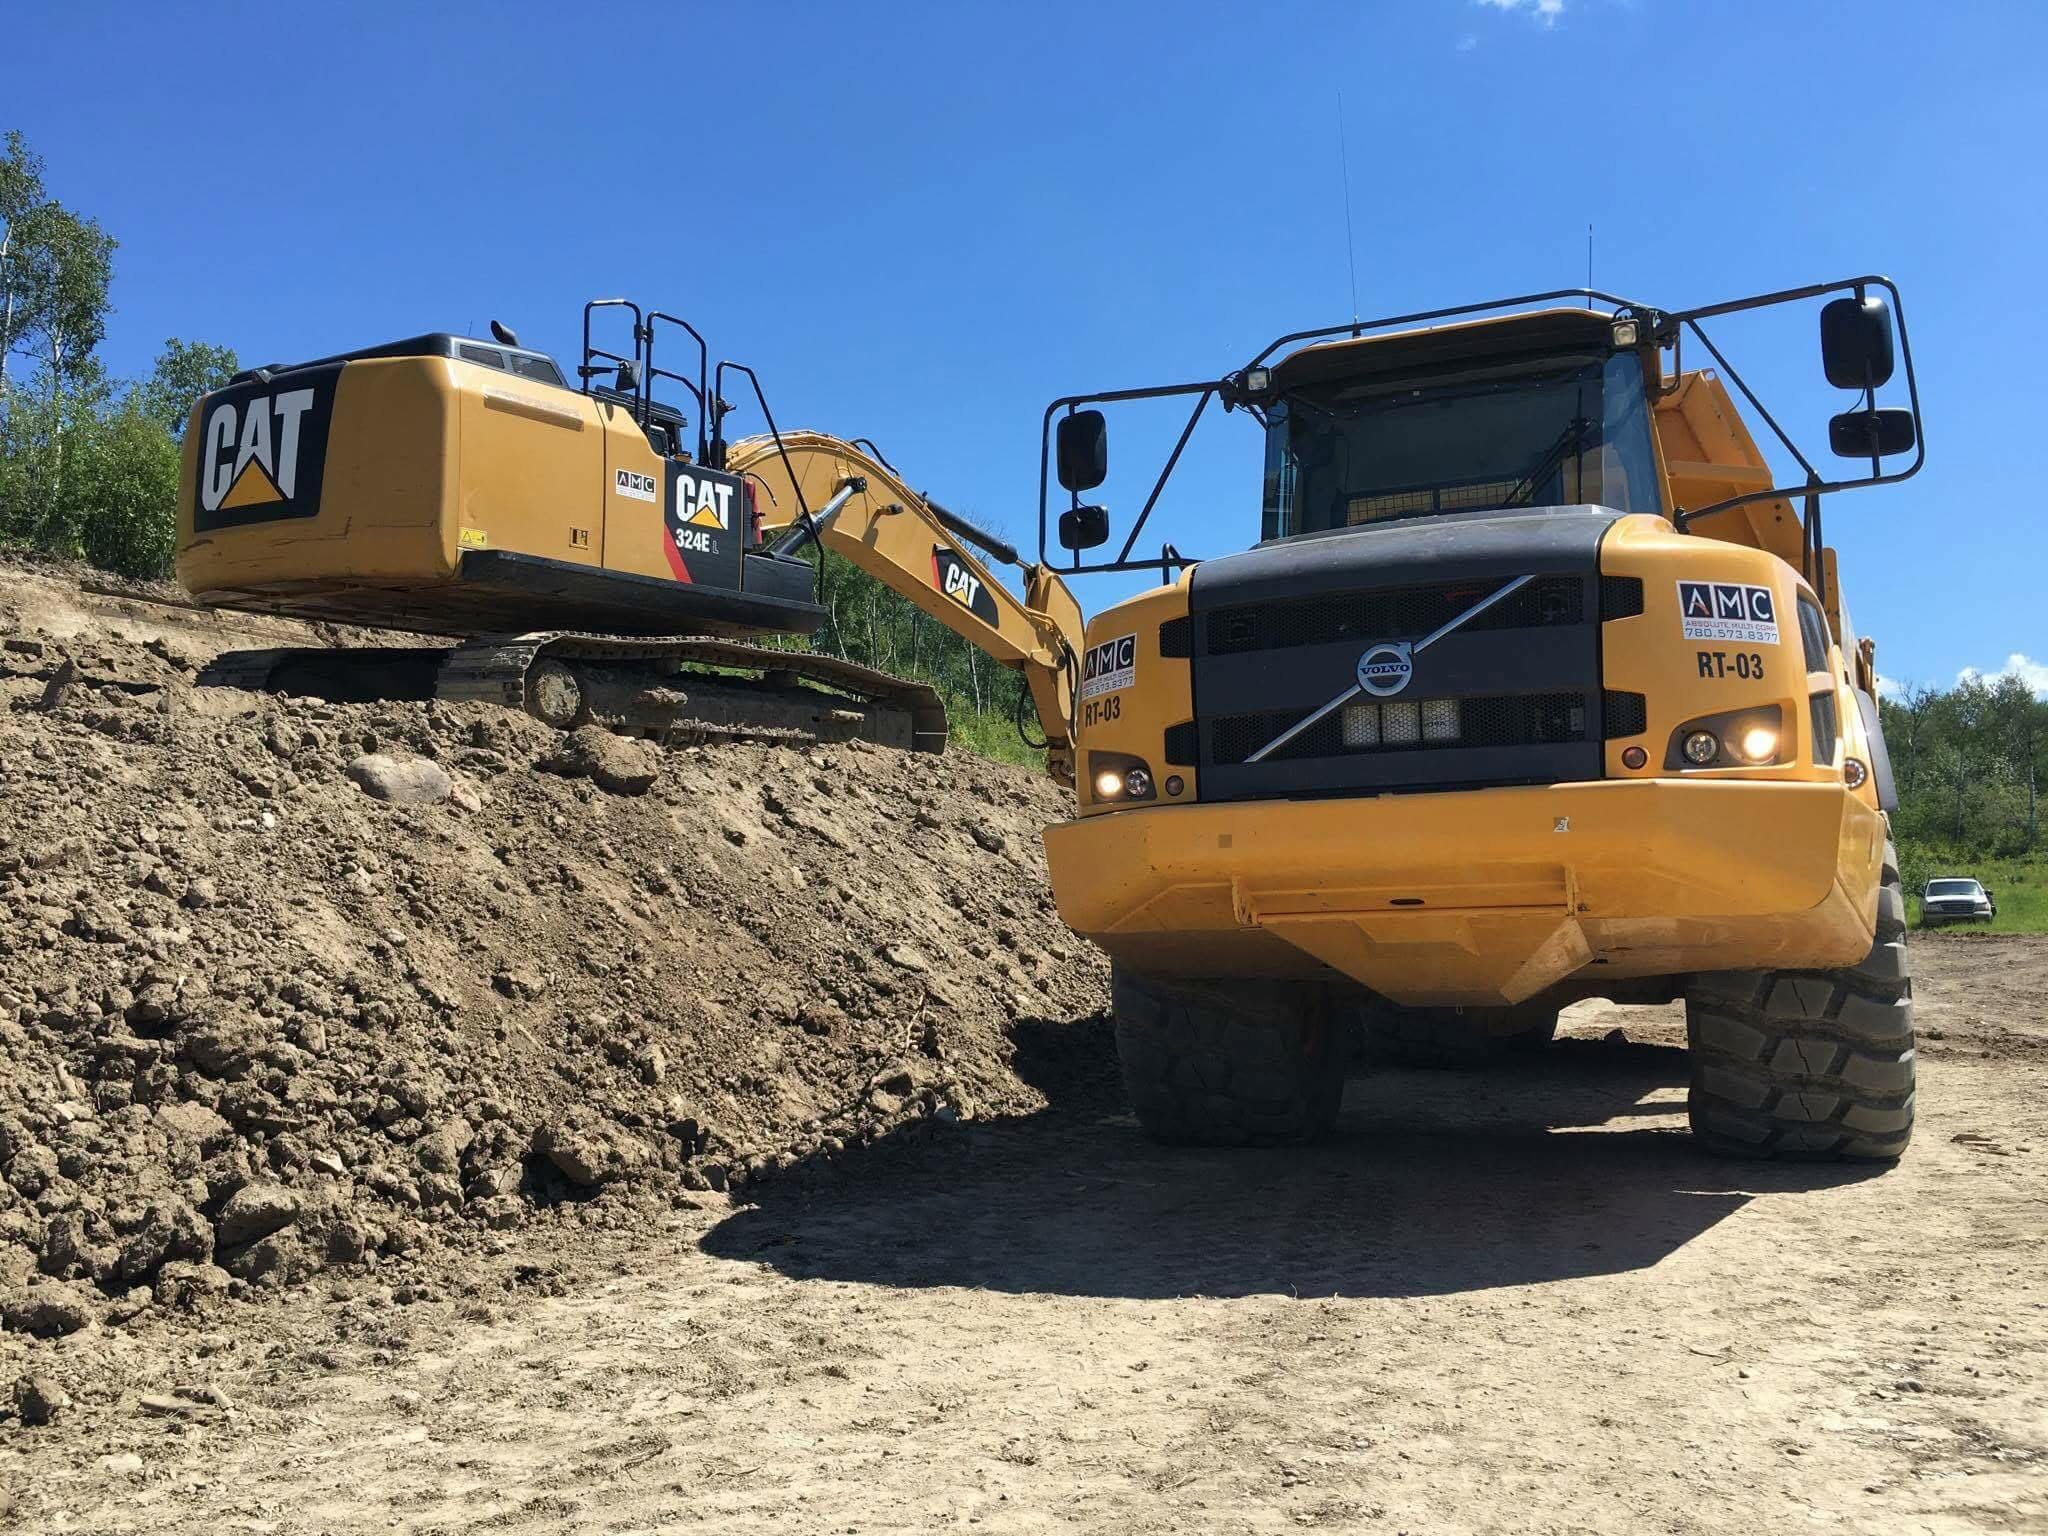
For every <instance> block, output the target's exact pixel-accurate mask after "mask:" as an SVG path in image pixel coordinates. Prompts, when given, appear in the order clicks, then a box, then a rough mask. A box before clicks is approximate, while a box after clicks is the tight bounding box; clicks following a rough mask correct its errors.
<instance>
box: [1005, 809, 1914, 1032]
mask: <svg viewBox="0 0 2048 1536" xmlns="http://www.w3.org/2000/svg"><path fill="white" fill-rule="evenodd" d="M1884 837H1885V832H1884V822H1883V818H1882V817H1881V816H1880V815H1879V814H1878V813H1877V811H1876V810H1874V809H1873V808H1872V807H1870V806H1868V805H1866V804H1864V803H1863V802H1862V801H1861V800H1860V799H1858V798H1857V797H1856V796H1854V795H1852V794H1850V793H1848V792H1847V791H1846V790H1844V789H1843V788H1842V787H1841V786H1840V785H1839V784H1835V785H1827V784H1794V783H1772V784H1761V783H1760V784H1729V783H1688V782H1680V781H1677V780H1672V779H1654V780H1647V781H1644V782H1640V783H1592V784H1559V785H1554V786H1545V787H1535V788H1526V789H1488V790H1477V791H1469V792H1466V793H1462V794H1412V795H1387V796H1379V797H1369V798H1359V799H1343V800H1322V801H1267V802H1256V803H1237V804H1225V805H1204V806H1185V807H1174V806H1159V807H1153V808H1148V809H1141V810H1127V811H1120V812H1117V813H1116V814H1114V815H1107V816H1099V817H1094V818H1090V819H1088V820H1084V821H1075V822H1070V823H1067V824H1066V825H1063V826H1055V827H1051V828H1048V829H1047V831H1046V834H1045V846H1046V856H1047V859H1048V861H1049V864H1050V867H1051V872H1052V881H1053V891H1054V894H1055V897H1056V899H1057V900H1058V903H1059V909H1060V915H1061V917H1063V918H1064V919H1065V920H1066V922H1067V923H1068V924H1069V926H1071V927H1072V928H1073V929H1074V930H1075V931H1076V932H1078V933H1081V934H1084V935H1086V936H1087V937H1088V938H1090V939H1093V940H1094V941H1095V942H1096V943H1098V944H1100V945H1101V946H1102V947H1103V948H1104V949H1106V950H1107V951H1108V952H1109V953H1110V955H1111V956H1112V957H1114V958H1115V959H1117V960H1119V961H1122V962H1123V963H1125V964H1127V965H1129V966H1131V967H1133V968H1134V969H1136V970H1139V971H1142V972H1149V973H1152V974H1157V975H1169V976H1265V977H1276V978H1278V977H1313V976H1317V975H1326V974H1327V971H1326V970H1325V969H1324V967H1329V968H1330V969H1334V970H1335V971H1337V972H1339V973H1341V974H1342V975H1344V976H1347V977H1349V978H1350V979H1352V980H1354V981H1356V982H1359V983H1361V984H1363V985H1365V986H1367V987H1370V988H1372V989H1373V990H1374V991H1376V992H1379V993H1381V994H1382V995H1384V996H1386V997H1389V998H1392V999H1393V1000H1395V1001H1397V1002H1402V1003H1411V1004H1471V1005H1479V1004H1504V1003H1514V1002H1519V1001H1521V1000H1523V999H1524V998H1528V997H1531V996H1534V995H1535V994H1536V993H1538V992H1540V991H1543V990H1544V989H1545V988H1547V987H1550V986H1553V985H1556V984H1558V983H1562V982H1566V981H1568V980H1579V981H1593V982H1596V983H1597V982H1604V981H1619V980H1623V979H1628V978H1637V977H1645V976H1663V975H1670V974H1673V973H1676V972H1683V971H1691V970H1702V969H1736V968H1741V967H1747V966H1759V965H1769V964H1771V963H1773V962H1774V961H1783V962H1785V963H1789V964H1794V965H1798V966H1802V967H1805V966H1828V965H1843V964H1849V963H1851V962H1853V961H1855V960H1858V959H1860V958H1861V957H1862V956H1863V954H1864V952H1865V951H1866V950H1868V949H1869V947H1870V936H1871V931H1872V928H1873V925H1874V923H1875V920H1876V902H1877V877H1878V868H1879V863H1880V860H1881V858H1882V855H1883V848H1884ZM1411 903H1419V904H1411ZM1596 990H1597V987H1596Z"/></svg>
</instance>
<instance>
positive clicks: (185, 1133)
mask: <svg viewBox="0 0 2048 1536" xmlns="http://www.w3.org/2000/svg"><path fill="white" fill-rule="evenodd" d="M156 1123H157V1124H158V1125H160V1126H162V1127H163V1128H164V1129H165V1130H166V1131H168V1132H169V1133H170V1134H171V1135H172V1136H175V1137H180V1138H182V1139H184V1140H187V1141H196V1142H199V1143H200V1144H202V1145H204V1144H205V1143H207V1142H211V1141H218V1140H219V1139H220V1138H221V1137H223V1136H225V1135H227V1134H228V1131H229V1126H228V1123H227V1121H225V1120H223V1119H222V1118H221V1117H220V1116H219V1115H217V1114H215V1113H214V1112H213V1111H212V1110H210V1109H208V1108H207V1107H206V1106H205V1105H204V1104H199V1103H195V1102H193V1101H192V1100H190V1099H179V1100H177V1101H175V1102H173V1103H170V1104H164V1105H160V1106H159V1107H158V1109H157V1112H156Z"/></svg>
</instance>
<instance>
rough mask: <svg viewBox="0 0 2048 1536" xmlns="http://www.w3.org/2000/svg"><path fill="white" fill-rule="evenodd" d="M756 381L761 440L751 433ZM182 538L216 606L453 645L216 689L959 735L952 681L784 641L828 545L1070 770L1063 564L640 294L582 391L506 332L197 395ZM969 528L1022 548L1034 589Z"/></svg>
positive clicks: (280, 669) (233, 659) (395, 650)
mask: <svg viewBox="0 0 2048 1536" xmlns="http://www.w3.org/2000/svg"><path fill="white" fill-rule="evenodd" d="M594 332H595V333H596V334H595V338H594ZM606 341H609V342H610V343H611V345H610V346H607V345H604V344H602V343H604V342H606ZM664 341H667V342H670V343H672V344H673V343H677V342H680V343H682V344H683V347H684V350H683V366H682V368H681V369H676V368H671V367H668V366H664V365H665V363H666V362H667V360H668V358H669V357H670V356H671V355H673V352H674V350H675V348H674V346H673V345H672V346H671V348H670V349H669V350H662V351H658V348H659V344H660V343H662V342H664ZM693 359H694V363H693V361H692V360H693ZM731 380H744V381H745V383H746V386H747V387H748V389H749V391H750V392H751V394H752V396H753V398H754V401H755V403H756V405H757V406H758V408H759V411H760V413H761V416H762V418H763V421H764V423H765V425H766V427H767V430H766V431H765V432H762V433H760V434H758V435H754V436H749V437H743V438H740V439H738V440H734V441H728V440H727V439H726V436H725V428H726V426H727V424H728V421H729V418H730V416H731V415H732V413H733V411H734V409H735V407H734V406H733V404H732V403H731V402H730V401H728V400H726V399H725V398H724V395H725V392H726V389H727V387H728V382H729V381H731ZM734 388H735V391H737V386H736V385H735V386H734ZM657 391H659V393H658V392H657ZM663 396H666V397H667V398H663ZM678 402H681V403H678ZM685 405H687V406H688V407H689V409H687V410H686V409H685ZM693 420H694V423H695V426H694V428H693V427H692V421H693ZM178 532H179V536H178V545H177V573H178V578H179V580H180V582H181V583H182V584H183V586H184V587H185V588H186V590H187V591H188V592H190V593H191V594H192V596H193V597H194V598H195V599H197V600H198V601H200V602H204V603H207V604H210V605H213V606H217V607H229V608H238V609H245V610H252V611H259V612H269V613H277V614H286V615H292V616H295V617H299V618H304V619H311V620H327V621H339V622H344V623H349V624H354V625H370V626H375V627H380V628H384V629H392V630H399V631H408V632H417V633H421V634H424V635H434V636H453V637H455V638H456V640H457V643H455V644H447V643H441V644H424V645H419V646H405V645H377V646H355V647H333V648H329V647H296V648H284V649H273V650H254V651H234V652H229V653H227V654H226V655H224V656H222V657H220V658H218V659H217V660H216V661H215V662H214V663H213V664H212V666H211V667H210V668H209V670H208V672H207V674H206V676H205V679H204V680H205V681H206V682H208V683H211V684H216V685H223V686H233V687H241V688H249V689H258V690H271V691H283V692H298V693H310V694H315V695H319V696H322V697H328V698H338V699H354V700H363V699H381V698H415V699H421V698H441V699H451V700H460V699H468V700H484V701H488V702H492V703H496V704H502V705H506V706H508V707H512V708H517V709H524V710H527V711H530V712H531V713H532V714H534V715H535V716H537V717H538V718H540V719H541V720H543V721H545V722H547V723H548V724H550V725H554V726H557V727H561V728H564V729H567V728H571V727H573V726H576V725H578V724H581V723H583V722H584V721H587V720H591V719H599V720H602V721H604V722H606V723H608V724H610V725H612V726H613V727H614V728H617V729H623V730H626V731H628V732H629V733H631V734H635V735H647V736H655V737H659V738H661V739H664V740H666V739H670V738H671V737H674V736H676V735H678V734H680V735H682V736H684V737H686V738H692V739H695V738H704V737H731V736H747V737H756V738H766V739H791V738H795V739H802V738H824V739H843V738H845V737H849V736H857V737H860V738H863V739H866V740H870V741H875V742H879V743H883V744H886V745H892V746H898V747H903V748H906V749H912V750H920V751H940V750H943V748H944V746H945V743H946V737H947V722H946V711H945V704H944V701H943V700H942V699H941V698H940V697H939V695H938V694H937V693H936V692H935V691H934V690H933V689H931V688H930V687H928V686H926V685H924V684H922V683H913V682H908V681H905V680H902V679H899V678H894V677H890V676H888V675H886V674H884V673H881V672H877V671H875V670H873V669H872V668H868V667H863V666H861V665H859V664H857V663H854V662H851V661H847V660H844V659H841V658H838V657H834V656H829V655H825V654H821V653H818V652H815V651H810V650H800V649H793V648H787V642H788V641H789V640H790V639H798V640H801V639H803V638H804V637H808V636H810V635H812V634H814V633H815V632H816V631H817V630H818V629H819V627H820V626H821V624H822V623H823V621H824V619H825V617H826V610H825V608H824V607H823V606H822V605H821V604H820V603H819V602H818V601H817V599H816V596H815V583H816V581H817V576H818V570H817V567H816V566H815V565H814V564H813V563H812V561H811V560H809V559H807V558H805V555H804V551H805V549H806V547H807V546H810V545H819V546H822V547H823V548H824V549H826V550H829V551H832V552H834V553H836V554H838V555H841V556H843V557H844V558H846V559H848V560H850V561H852V562H853V563H854V564H855V565H857V566H858V567H860V568H861V569H863V570H865V571H867V572H868V573H869V574H871V575H873V576H875V577H877V578H878V579H879V580H881V581H882V582H883V583H884V584H886V585H887V586H889V587H890V588H892V589H893V590H895V591H897V592H899V593H901V594H902V595H903V596H904V597H906V598H908V599H909V600H910V601H911V602H912V603H914V604H916V605H917V606H918V607H919V608H920V609H922V610H923V611H924V612H926V613H928V614H930V615H932V616H933V617H935V618H936V619H938V620H939V621H940V622H942V623H944V624H946V625H947V626H948V627H949V628H951V629H953V630H955V631H956V632H958V633H960V634H962V635H964V636H966V637H967V639H968V640H969V641H970V642H972V643H973V644H974V645H976V646H978V647H979V648H980V649H981V650H983V651H985V652H986V653H987V654H988V655H989V656H990V657H992V658H993V659H994V660H995V661H997V662H998V663H1000V664H1002V665H1004V666H1007V667H1011V668H1018V669H1022V670H1023V671H1024V673H1025V674H1026V676H1027V678H1028V680H1029V689H1028V694H1029V698H1030V700H1031V702H1032V704H1033V706H1034V707H1035V709H1036V712H1037V715H1038V717H1039V720H1040V721H1041V722H1043V725H1042V729H1043V730H1044V742H1045V748H1046V754H1047V766H1048V769H1049V771H1050V772H1051V773H1052V774H1053V775H1054V776H1055V777H1056V778H1058V779H1060V780H1061V781H1062V782H1065V783H1071V782H1072V777H1073V769H1072V764H1073V746H1072V733H1071V728H1070V724H1069V722H1070V719H1071V716H1072V712H1073V711H1072V698H1073V689H1074V686H1075V683H1076V680H1077V678H1078V670H1079V662H1078V655H1079V651H1078V648H1079V639H1080V633H1081V614H1080V609H1079V606H1078V605H1077V604H1076V602H1075V600H1074V598H1073V596H1072V594H1071V593H1070V592H1069V591H1068V590H1067V588H1066V586H1065V584H1064V583H1063V582H1062V581H1061V580H1060V578H1059V577H1058V576H1057V575H1055V574H1054V573H1053V572H1051V571H1050V570H1048V569H1047V568H1046V567H1045V566H1044V564H1043V563H1042V562H1041V563H1026V562H1024V561H1022V560H1021V559H1020V558H1019V557H1018V555H1017V553H1016V551H1015V549H1014V548H1012V547H1011V546H1010V544H1009V543H1008V542H1007V541H1005V540H1004V539H1002V538H1001V537H1000V536H998V535H996V534H993V533H991V532H988V531H987V530H985V529H982V528H979V527H977V526H976V525H975V524H974V523H973V522H971V521H970V520H969V519H967V518H965V517H963V516H961V515H960V514H958V513H955V512H953V511H951V510H949V509H948V508H946V507H945V506H944V505H942V504H940V503H939V502H937V501H935V500H933V499H931V498H930V497H927V496H925V495H922V494H920V493H918V492H916V491H913V490H912V489H911V488H910V487H909V486H908V485H907V484H906V483H905V482H904V480H903V479H902V478H901V477H900V476H899V475H898V473H897V472H896V470H895V468H894V467H893V466H892V465H891V464H890V463H889V462H888V460H887V459H886V458H885V457H884V456H883V455H882V453H881V451H880V449H878V448H877V447H875V445H874V444H873V443H871V442H867V441H864V440H863V441H859V442H849V441H843V440H841V439H839V438H835V437H830V436H827V435H825V434H822V433H817V432H794V431H793V432H784V431H782V430H780V429H779V428H778V427H777V426H776V424H775V419H774V415H773V412H772V411H771V409H770V408H769V405H768V402H767V398H766V395H765V394H764V393H763V391H762V389H761V385H760V381H759V379H758V377H757V376H756V374H755V373H754V370H753V369H752V368H750V367H748V366H747V365H745V364H743V363H738V362H733V361H730V360H725V361H721V362H719V363H718V364H717V365H716V366H715V367H714V366H713V365H712V362H711V356H710V348H709V346H708V344H707V343H706V342H705V340H704V338H703V336H702V335H701V333H699V332H698V331H697V329H696V328H695V327H694V326H692V325H691V324H690V323H689V322H688V321H686V320H684V319H682V318H680V317H677V316H674V315H670V314H667V313H665V312H663V311H660V310H653V309H647V308H643V307H642V306H641V305H639V304H637V303H635V302H632V301H629V300H624V299H594V300H592V301H591V302H590V303H588V304H586V305H585V306H584V310H583V347H582V360H581V362H580V363H579V364H578V366H577V370H576V377H575V380H574V382H573V383H572V382H571V381H570V380H569V379H568V378H567V377H565V376H564V374H563V372H562V370H561V368H560V366H559V365H558V364H557V363H556V361H555V360H554V359H553V358H551V357H549V356H547V355H546V354H545V353H542V352H538V351H535V350H532V349H530V348H526V347H522V346H521V345H520V344H519V340H518V336H517V334H516V333H515V332H513V331H512V330H511V329H509V328H508V327H506V326H503V325H501V324H498V323H496V322H493V325H492V336H491V339H489V340H487V341H486V340H479V339H475V338H470V337H462V336H456V335H452V334H449V333H446V332H437V333H433V334H429V335H423V336H415V337H411V338H409V339H406V340H403V341H396V342H390V343H387V344H384V345H381V346H373V347H366V348H362V349H360V350H357V351H352V352H344V353H339V354H336V355H334V356H330V357H323V358H317V359H315V360H313V361H311V362H305V363H293V364H271V365H268V366H266V367H261V368H253V369H250V370H248V371H246V372H244V373H241V374H238V375H236V376H235V377H234V378H233V379H232V380H231V381H230V382H229V383H228V385H227V386H226V387H225V388H223V389H221V390H218V391H216V392H214V393H212V394H209V395H207V396H205V397H204V398H203V399H201V400H200V401H198V402H197V403H196V404H195V406H194V408H193V412H192V416H191V419H190V423H189V426H188V431H187V434H186V439H185V458H184V465H183V481H182V492H181V496H180V506H179V531H178ZM970 545H974V546H978V547H979V548H980V550H982V551H983V552H984V553H986V554H987V555H988V556H989V557H990V558H993V559H995V560H998V561H1000V562H1005V563H1008V564H1011V565H1015V566H1018V567H1019V568H1020V570H1021V577H1022V582H1021V584H1022V587H1023V593H1022V595H1021V596H1020V595H1019V594H1018V593H1016V592H1014V591H1012V590H1011V588H1010V587H1008V586H1006V585H1005V584H1004V583H1003V582H1002V581H1000V580H998V579H997V578H996V577H995V575H994V574H993V573H991V571H990V570H989V569H988V567H987V565H986V564H984V563H983V560H982V559H981V558H979V557H977V555H976V554H975V553H974V552H973V550H972V549H970V547H969V546H970ZM764 641H765V642H768V643H767V644H763V643H762V642H764Z"/></svg>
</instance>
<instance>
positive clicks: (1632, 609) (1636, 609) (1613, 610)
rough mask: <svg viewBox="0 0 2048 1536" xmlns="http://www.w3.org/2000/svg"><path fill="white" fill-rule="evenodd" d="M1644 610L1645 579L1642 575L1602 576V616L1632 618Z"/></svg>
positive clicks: (1605, 618) (1607, 617) (1603, 619)
mask: <svg viewBox="0 0 2048 1536" xmlns="http://www.w3.org/2000/svg"><path fill="white" fill-rule="evenodd" d="M1642 611H1643V579H1642V578H1641V577H1640V576H1602V577H1601V578H1600V618H1601V621H1602V622H1603V623H1604V622H1605V621H1606V620H1608V619H1632V618H1634V617H1635V616H1636V615H1637V614H1639V613H1641V612H1642Z"/></svg>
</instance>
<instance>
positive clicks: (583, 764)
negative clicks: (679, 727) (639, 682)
mask: <svg viewBox="0 0 2048 1536" xmlns="http://www.w3.org/2000/svg"><path fill="white" fill-rule="evenodd" d="M660 764H661V758H660V755H659V753H658V752H656V750H655V749H654V748H653V747H650V746H648V745H647V744H646V743H645V742H639V741H629V740H628V739H627V738H626V737H624V736H620V735H618V734H616V733H614V732H612V731H608V730H606V729H605V728H604V727H603V726H601V725H584V726H578V727H577V728H576V729H575V730H573V731H571V732H570V733H569V734H568V735H567V736H566V737H564V738H563V740H562V743H561V745H560V746H558V747H556V748H555V750H554V751H552V752H550V753H549V754H548V755H547V756H545V757H543V758H542V759H541V760H540V766H541V767H542V768H544V769H546V770H547V771H548V772H549V773H558V774H560V775H561V776H562V777H563V778H565V779H586V778H587V779H590V780H591V781H593V782H594V783H595V784H596V785H597V787H598V788H599V789H602V790H607V791H609V792H610V793H612V794H614V795H642V794H645V793H646V792H647V791H648V790H649V789H650V788H652V787H653V785H654V780H655V777H656V775H657V773H658V772H659V770H660Z"/></svg>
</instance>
